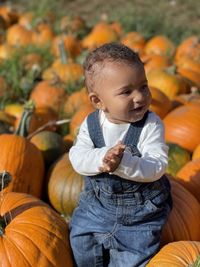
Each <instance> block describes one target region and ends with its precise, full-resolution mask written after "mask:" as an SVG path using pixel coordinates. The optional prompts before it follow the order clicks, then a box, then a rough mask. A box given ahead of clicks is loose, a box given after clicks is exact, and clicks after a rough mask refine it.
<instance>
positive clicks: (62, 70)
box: [43, 59, 83, 84]
mask: <svg viewBox="0 0 200 267" xmlns="http://www.w3.org/2000/svg"><path fill="white" fill-rule="evenodd" d="M82 76H83V67H82V65H81V64H78V63H76V62H66V63H65V62H64V61H62V60H60V59H57V60H56V61H55V62H54V63H53V65H52V76H49V78H50V79H52V78H53V77H59V79H60V80H61V81H62V82H64V83H66V84H70V83H73V82H74V83H75V82H78V81H79V80H80V79H81V77H82ZM43 77H44V79H45V76H43ZM46 78H47V79H49V78H48V77H47V76H46Z"/></svg>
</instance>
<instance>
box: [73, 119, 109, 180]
mask: <svg viewBox="0 0 200 267" xmlns="http://www.w3.org/2000/svg"><path fill="white" fill-rule="evenodd" d="M110 148H111V147H108V146H106V147H102V148H94V144H93V142H92V140H91V139H90V135H89V131H88V127H87V119H85V120H84V121H83V123H82V125H81V127H80V129H79V133H78V136H77V138H76V140H75V142H74V145H73V146H72V147H71V149H70V150H69V159H70V161H71V164H72V166H73V168H74V170H75V171H76V172H78V173H80V174H81V175H96V174H99V173H100V171H99V167H100V166H101V165H102V160H103V157H104V156H105V154H106V152H107V151H108V150H109V149H110Z"/></svg>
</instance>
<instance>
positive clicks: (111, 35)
mask: <svg viewBox="0 0 200 267" xmlns="http://www.w3.org/2000/svg"><path fill="white" fill-rule="evenodd" d="M117 39H118V34H117V33H116V31H115V30H114V29H113V28H112V27H111V26H110V25H109V24H107V23H105V22H100V23H97V24H96V25H95V26H94V28H93V29H92V31H91V32H90V33H89V34H88V35H86V37H85V38H84V39H83V40H82V46H83V48H88V49H91V50H92V49H94V48H96V47H98V46H100V45H103V44H105V43H109V42H114V41H117Z"/></svg>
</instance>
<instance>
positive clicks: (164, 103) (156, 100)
mask: <svg viewBox="0 0 200 267" xmlns="http://www.w3.org/2000/svg"><path fill="white" fill-rule="evenodd" d="M150 91H151V95H152V101H151V105H150V110H152V111H154V112H155V113H156V114H157V115H158V116H159V117H160V118H161V119H163V118H164V117H165V116H166V114H167V113H168V112H169V111H170V109H171V101H170V100H169V98H168V97H167V96H166V95H165V94H164V93H163V92H162V91H160V90H159V89H157V88H154V87H150Z"/></svg>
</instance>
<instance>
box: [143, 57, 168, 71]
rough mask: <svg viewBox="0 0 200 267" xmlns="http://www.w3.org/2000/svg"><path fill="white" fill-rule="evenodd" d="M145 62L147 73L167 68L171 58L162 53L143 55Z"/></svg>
mask: <svg viewBox="0 0 200 267" xmlns="http://www.w3.org/2000/svg"><path fill="white" fill-rule="evenodd" d="M141 58H142V61H143V62H144V69H145V72H146V73H149V72H150V71H152V70H156V69H166V68H167V67H169V66H170V60H169V59H168V58H167V57H166V56H162V55H144V56H142V57H141Z"/></svg>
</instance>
